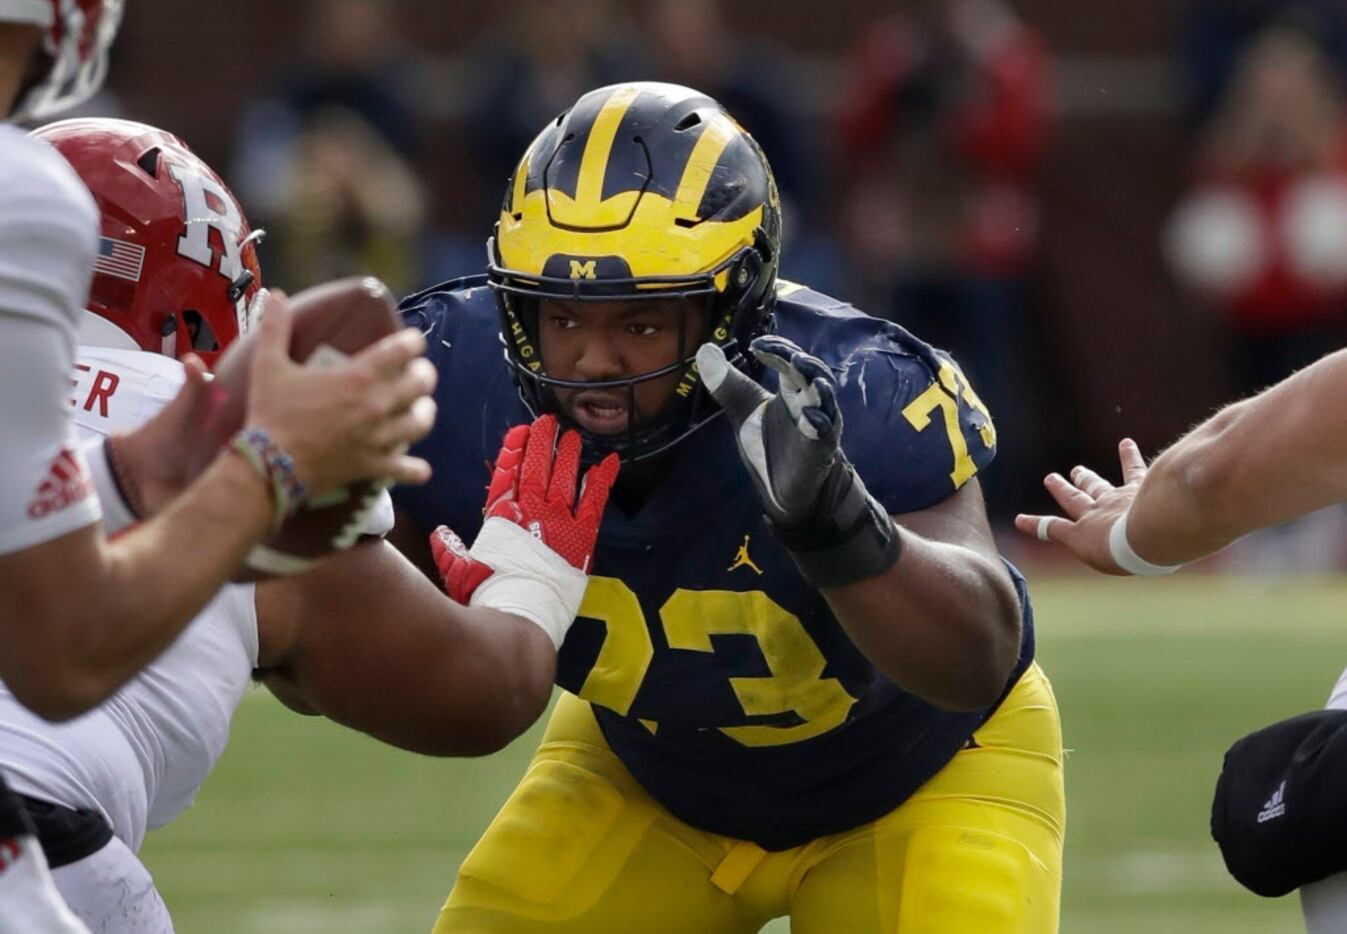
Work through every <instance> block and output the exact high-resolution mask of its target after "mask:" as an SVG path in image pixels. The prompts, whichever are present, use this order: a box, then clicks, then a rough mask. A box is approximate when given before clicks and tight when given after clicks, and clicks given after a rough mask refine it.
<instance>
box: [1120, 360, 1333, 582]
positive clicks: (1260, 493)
mask: <svg viewBox="0 0 1347 934" xmlns="http://www.w3.org/2000/svg"><path fill="white" fill-rule="evenodd" d="M1344 397H1347V351H1338V352H1337V353H1333V354H1330V355H1328V356H1327V357H1324V358H1323V359H1321V360H1319V361H1318V362H1316V363H1315V364H1313V365H1312V366H1309V367H1306V368H1305V369H1303V370H1301V371H1300V372H1298V373H1296V374H1294V375H1293V376H1290V377H1288V378H1287V379H1285V380H1283V381H1282V382H1281V383H1278V384H1277V385H1276V386H1274V387H1272V388H1271V389H1268V390H1266V391H1264V392H1262V393H1259V394H1258V395H1256V396H1253V397H1251V398H1249V399H1245V400H1243V401H1241V402H1237V403H1235V404H1234V405H1231V406H1227V407H1226V408H1225V409H1222V410H1221V411H1220V412H1218V413H1217V414H1216V415H1214V416H1212V417H1211V418H1209V419H1208V420H1207V421H1205V422H1203V423H1202V424H1201V425H1199V426H1198V427H1197V428H1195V429H1193V431H1191V432H1189V434H1188V435H1186V436H1185V437H1183V438H1182V439H1180V440H1179V441H1178V442H1176V443H1175V444H1174V445H1173V446H1172V447H1170V448H1169V450H1167V451H1166V452H1165V453H1164V454H1162V455H1161V456H1160V457H1159V458H1158V459H1157V460H1156V461H1155V463H1154V464H1153V465H1152V466H1151V469H1150V471H1149V473H1148V474H1147V476H1146V479H1145V481H1144V482H1143V483H1142V485H1141V489H1140V490H1139V491H1138V494H1137V498H1136V501H1135V502H1134V503H1133V506H1132V510H1131V513H1130V515H1129V518H1128V523H1127V535H1128V540H1129V542H1130V543H1131V545H1132V548H1133V550H1134V551H1136V553H1137V554H1139V555H1140V556H1141V557H1143V558H1145V559H1146V560H1147V561H1150V562H1152V563H1155V564H1178V563H1181V562H1185V561H1191V560H1193V559H1195V558H1199V557H1202V556H1203V555H1207V554H1210V553H1212V552H1214V551H1218V550H1219V549H1221V548H1222V547H1224V546H1225V545H1227V544H1229V543H1230V542H1232V541H1234V540H1235V539H1236V538H1239V537H1240V536H1241V535H1244V534H1247V533H1248V532H1252V531H1254V530H1255V529H1259V528H1264V527H1266V526H1269V525H1275V524H1277V523H1280V522H1286V521H1288V520H1290V519H1294V518H1297V517H1299V516H1302V515H1305V514H1306V513H1308V512H1312V511H1314V510H1316V509H1321V508H1323V507H1325V506H1329V505H1332V504H1334V503H1337V502H1341V501H1343V500H1344V499H1347V472H1344V471H1343V469H1342V465H1343V464H1344V463H1347V407H1344V406H1343V404H1342V400H1343V398H1344Z"/></svg>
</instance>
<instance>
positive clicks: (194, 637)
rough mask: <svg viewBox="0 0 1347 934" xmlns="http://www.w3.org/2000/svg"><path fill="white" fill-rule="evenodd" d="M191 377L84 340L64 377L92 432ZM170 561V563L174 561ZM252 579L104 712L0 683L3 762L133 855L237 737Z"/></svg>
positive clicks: (215, 605)
mask: <svg viewBox="0 0 1347 934" xmlns="http://www.w3.org/2000/svg"><path fill="white" fill-rule="evenodd" d="M182 382H183V369H182V364H180V363H178V361H176V360H173V359H170V358H168V357H164V356H161V355H159V354H152V353H145V352H142V351H140V350H117V349H106V348H100V347H80V348H79V353H78V356H77V357H76V361H75V369H74V378H73V379H69V380H67V382H66V386H67V395H68V397H69V404H70V406H71V408H72V410H73V412H74V415H75V423H76V425H77V426H78V428H79V432H80V434H81V436H82V437H84V438H87V437H92V436H95V435H106V434H109V433H111V432H114V431H126V430H128V429H130V428H134V427H135V426H137V425H139V424H140V423H141V422H143V421H145V420H146V419H147V418H149V417H150V416H152V415H153V414H154V413H155V412H157V411H159V409H160V408H161V407H162V406H163V405H164V404H166V403H167V402H168V401H169V400H170V399H172V398H173V396H174V395H175V394H176V393H177V391H178V387H179V386H181V385H182ZM166 560H168V559H166ZM253 589H254V588H253V586H252V585H246V584H239V585H232V586H227V587H225V588H224V589H223V590H221V591H220V593H219V594H218V595H217V596H216V597H215V599H214V600H212V601H211V602H210V603H209V604H207V606H206V608H205V609H204V610H203V611H202V612H201V614H200V615H199V616H197V618H196V619H195V620H193V621H192V623H191V624H190V625H189V626H188V627H187V629H186V630H185V631H184V632H183V634H182V635H181V636H180V637H178V640H177V641H176V642H174V643H173V645H172V646H171V647H170V648H169V649H168V650H167V651H166V652H164V654H163V655H161V656H160V657H159V658H158V659H156V660H155V661H154V662H153V663H152V664H151V665H150V666H149V667H148V668H146V669H145V670H144V671H143V672H141V673H140V674H139V675H137V676H136V677H135V678H134V679H132V680H131V681H129V682H127V683H126V685H124V686H123V687H122V689H121V690H120V691H118V692H117V693H116V694H115V695H114V696H113V697H111V698H110V699H108V700H107V701H106V702H104V703H103V704H102V705H101V706H99V707H98V708H96V709H95V710H92V711H90V712H89V713H87V714H85V715H84V716H81V717H77V718H76V719H74V720H71V721H68V722H66V723H48V722H46V721H44V720H42V719H40V718H38V717H35V716H33V715H32V714H30V713H28V712H27V711H26V710H24V709H23V707H22V705H20V704H19V703H18V701H16V700H15V699H14V697H13V695H11V694H10V693H9V692H8V691H5V690H0V769H2V770H3V771H4V773H5V775H6V777H7V778H8V780H9V783H10V785H11V787H12V788H13V789H14V790H15V791H17V792H19V793H21V794H26V795H31V796H33V797H35V798H42V799H44V800H47V801H53V802H55V803H57V804H64V805H66V806H67V807H85V808H96V809H98V810H100V811H102V812H103V814H104V816H106V817H107V818H108V821H109V823H111V824H112V827H113V830H114V832H115V833H116V834H117V836H118V837H119V838H120V839H121V840H122V841H123V842H124V843H126V845H127V846H129V847H130V848H131V849H132V850H135V849H138V848H139V847H140V843H141V840H142V839H144V836H145V831H146V829H147V828H154V827H158V826H161V825H163V824H165V823H167V822H168V821H170V820H172V819H173V818H174V817H176V816H177V815H178V814H179V813H180V812H181V811H182V810H183V808H185V807H187V806H188V805H190V804H191V803H192V799H193V798H194V797H195V795H196V790H197V788H199V787H200V785H201V783H202V782H203V781H205V778H206V776H207V775H208V774H210V770H211V768H213V767H214V765H215V762H216V760H217V759H218V758H219V757H220V754H221V753H222V752H223V751H224V748H225V744H226V743H227V742H228V740H229V723H230V720H231V718H232V717H233V715H234V710H235V708H237V707H238V704H239V701H240V700H242V698H243V694H244V691H245V690H246V689H247V687H248V684H249V680H250V677H251V673H252V670H253V668H254V667H256V665H257V615H256V610H255V609H254V606H253Z"/></svg>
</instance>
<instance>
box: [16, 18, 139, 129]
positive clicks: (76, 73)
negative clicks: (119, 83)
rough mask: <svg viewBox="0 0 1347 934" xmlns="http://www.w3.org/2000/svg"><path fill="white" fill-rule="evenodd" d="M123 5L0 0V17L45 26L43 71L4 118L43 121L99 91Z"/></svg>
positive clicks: (76, 105) (105, 72) (105, 73)
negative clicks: (11, 111)
mask: <svg viewBox="0 0 1347 934" xmlns="http://www.w3.org/2000/svg"><path fill="white" fill-rule="evenodd" d="M123 10H124V0H0V21H3V22H22V23H30V24H32V25H35V26H41V27H43V28H44V29H45V32H44V33H43V38H42V46H41V52H42V54H43V56H44V57H45V62H43V63H42V65H43V66H44V67H43V68H42V74H41V75H40V76H39V78H38V80H36V81H33V82H30V83H29V84H28V85H27V87H26V89H25V91H24V93H23V95H22V97H21V98H20V100H19V102H18V104H17V106H16V107H15V108H14V112H13V113H11V114H10V115H9V117H8V119H10V120H13V121H15V122H19V121H24V120H45V119H48V118H50V117H53V116H55V115H57V114H59V113H61V112H62V111H65V110H69V109H70V108H72V107H78V106H79V105H80V104H82V103H84V102H85V101H87V100H88V99H89V98H91V97H93V96H94V95H95V94H97V93H98V91H99V89H100V88H102V86H103V79H104V78H106V77H107V71H108V50H109V48H110V47H111V45H112V41H113V39H115V38H116V36H117V30H118V28H119V27H120V26H121V22H122V14H123Z"/></svg>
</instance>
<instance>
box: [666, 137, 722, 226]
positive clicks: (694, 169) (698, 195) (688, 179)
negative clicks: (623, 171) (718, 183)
mask: <svg viewBox="0 0 1347 934" xmlns="http://www.w3.org/2000/svg"><path fill="white" fill-rule="evenodd" d="M735 135H736V134H735V129H734V125H733V124H732V123H731V122H730V121H729V120H726V119H725V118H724V117H723V116H716V117H713V118H712V119H711V120H709V121H708V122H707V124H706V129H705V130H703V131H702V135H701V136H700V137H698V139H697V145H696V146H694V147H692V154H691V155H690V156H688V164H687V168H685V169H684V170H683V177H682V178H681V179H679V180H678V193H677V194H675V195H674V211H675V213H676V214H677V215H678V216H679V217H686V218H688V219H689V220H693V219H697V208H699V207H700V206H701V203H702V196H703V195H705V194H706V186H707V185H708V184H710V182H711V173H712V172H713V171H715V168H716V163H717V162H719V161H720V156H721V153H723V152H724V151H725V147H726V146H728V145H729V144H730V140H732V139H734V137H735Z"/></svg>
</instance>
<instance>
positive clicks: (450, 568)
mask: <svg viewBox="0 0 1347 934" xmlns="http://www.w3.org/2000/svg"><path fill="white" fill-rule="evenodd" d="M430 551H431V554H433V555H434V556H435V567H437V568H439V570H440V577H441V578H442V579H443V580H444V591H445V593H447V594H449V596H450V597H452V598H453V599H454V600H455V602H458V603H462V604H467V602H468V600H469V599H471V597H472V592H473V591H474V590H476V589H477V585H478V584H480V583H481V582H482V581H484V580H486V579H487V578H488V577H490V576H491V568H489V567H487V566H486V565H485V564H483V563H482V562H480V561H478V560H477V559H476V558H474V557H473V556H472V555H471V554H470V553H469V552H468V546H467V545H465V544H463V539H461V538H459V537H458V533H457V532H455V531H454V530H453V529H451V528H449V526H447V525H442V526H440V527H439V528H438V529H436V530H435V531H434V532H432V533H431V535H430Z"/></svg>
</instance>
